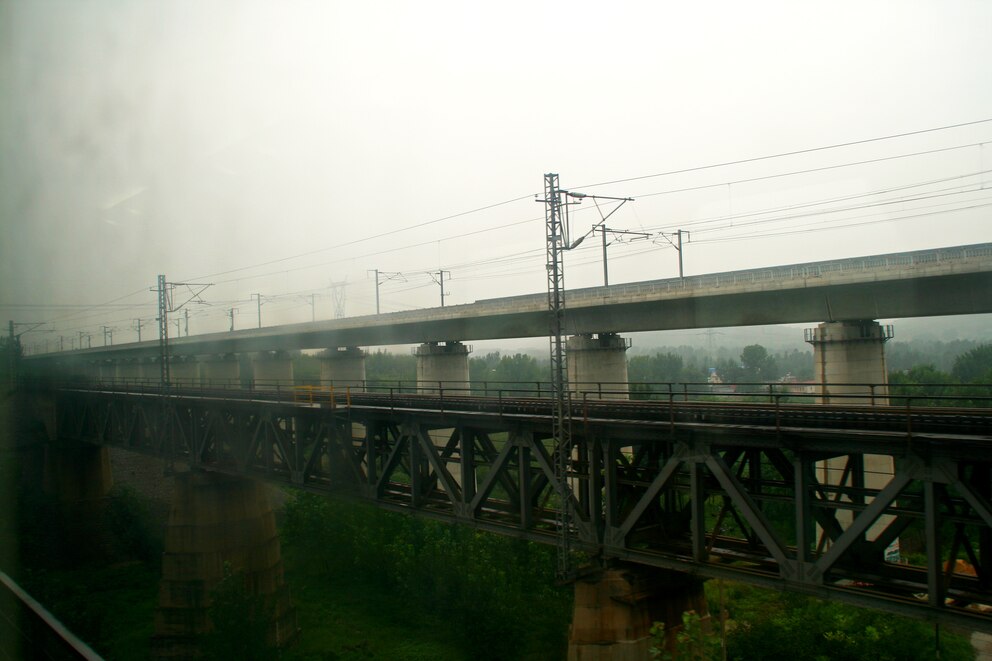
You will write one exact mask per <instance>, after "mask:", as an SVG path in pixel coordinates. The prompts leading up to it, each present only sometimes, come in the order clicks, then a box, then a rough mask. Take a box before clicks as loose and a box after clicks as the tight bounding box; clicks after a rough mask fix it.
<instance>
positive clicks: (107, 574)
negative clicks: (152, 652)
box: [20, 562, 159, 661]
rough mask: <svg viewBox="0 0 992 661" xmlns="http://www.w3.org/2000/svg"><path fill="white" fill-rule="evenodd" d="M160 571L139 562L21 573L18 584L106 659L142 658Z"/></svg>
mask: <svg viewBox="0 0 992 661" xmlns="http://www.w3.org/2000/svg"><path fill="white" fill-rule="evenodd" d="M158 579H159V576H158V570H157V568H152V567H149V566H148V565H146V564H144V563H141V562H130V563H118V564H113V565H104V566H96V565H89V566H86V567H83V568H74V569H71V570H62V569H59V570H41V569H37V570H25V572H24V574H23V575H22V576H21V580H20V583H21V586H22V587H23V588H24V589H26V590H27V591H28V593H30V594H31V595H32V596H33V597H34V598H35V599H37V600H38V601H39V602H41V603H42V604H43V605H44V606H45V608H47V609H48V610H49V611H50V612H51V613H52V614H53V615H54V616H55V617H56V618H58V619H59V620H60V621H61V622H62V623H63V624H65V625H66V626H67V627H68V628H69V630H70V631H72V632H73V633H74V634H76V635H77V636H79V638H81V639H82V640H83V641H85V642H86V643H87V644H88V645H90V646H91V647H93V649H94V650H95V651H97V652H98V653H99V654H101V655H102V656H103V658H105V659H107V660H108V661H112V660H114V659H121V660H128V659H146V658H148V653H149V640H150V638H151V635H152V626H153V616H154V612H155V604H156V603H157V597H158Z"/></svg>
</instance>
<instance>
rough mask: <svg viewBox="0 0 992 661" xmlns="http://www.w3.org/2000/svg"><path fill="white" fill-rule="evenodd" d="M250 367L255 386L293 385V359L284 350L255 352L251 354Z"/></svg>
mask: <svg viewBox="0 0 992 661" xmlns="http://www.w3.org/2000/svg"><path fill="white" fill-rule="evenodd" d="M251 369H252V379H253V380H254V382H255V387H256V388H275V387H276V386H280V387H292V385H293V359H292V358H291V357H290V355H289V354H288V353H286V352H285V351H260V352H258V353H256V354H255V355H254V356H252V360H251Z"/></svg>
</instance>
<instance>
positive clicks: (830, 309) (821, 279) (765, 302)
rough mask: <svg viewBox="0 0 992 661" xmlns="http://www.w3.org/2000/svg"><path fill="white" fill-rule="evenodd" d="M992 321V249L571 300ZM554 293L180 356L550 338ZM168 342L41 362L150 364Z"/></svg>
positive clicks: (594, 304) (330, 325)
mask: <svg viewBox="0 0 992 661" xmlns="http://www.w3.org/2000/svg"><path fill="white" fill-rule="evenodd" d="M979 313H992V243H982V244H974V245H967V246H956V247H951V248H937V249H931V250H920V251H914V252H904V253H893V254H885V255H872V256H867V257H857V258H850V259H840V260H833V261H825V262H810V263H805V264H792V265H788V266H778V267H773V268H764V269H751V270H745V271H731V272H727V273H713V274H707V275H699V276H690V277H686V278H684V279H680V278H669V279H665V280H648V281H643V282H634V283H628V284H620V285H611V286H608V287H592V288H585V289H575V290H570V291H568V292H567V294H566V317H565V330H566V332H567V333H568V334H572V335H584V334H594V333H620V332H635V331H651V330H673V329H686V328H717V327H725V326H750V325H764V324H783V323H802V322H809V323H818V322H833V321H848V320H872V319H890V318H903V317H925V316H941V315H959V314H979ZM548 325H549V321H548V311H547V294H545V293H540V294H530V295H525V296H511V297H506V298H497V299H488V300H481V301H477V302H475V303H471V304H467V305H453V306H447V307H442V308H431V309H426V310H413V311H406V312H394V313H388V314H381V315H370V316H361V317H349V318H344V319H335V320H328V321H317V322H311V323H300V324H288V325H282V326H273V327H268V328H260V329H246V330H239V331H233V332H224V333H210V334H204V335H196V336H190V337H181V338H171V339H170V340H169V343H170V347H171V350H172V351H173V352H174V354H176V355H206V354H230V353H241V352H254V351H273V350H290V349H317V348H321V349H322V348H328V347H349V346H378V345H392V344H414V343H422V342H446V341H451V340H457V341H474V340H492V339H505V338H525V337H538V336H546V335H547V334H548ZM158 352H159V346H158V341H157V340H155V341H151V342H137V343H130V344H121V345H114V346H108V347H93V348H90V349H83V350H76V351H66V352H57V353H46V354H38V355H34V356H29V358H30V359H31V360H34V361H46V360H51V359H58V358H60V357H63V356H76V357H79V358H83V359H91V358H92V359H102V358H151V357H155V356H157V355H158Z"/></svg>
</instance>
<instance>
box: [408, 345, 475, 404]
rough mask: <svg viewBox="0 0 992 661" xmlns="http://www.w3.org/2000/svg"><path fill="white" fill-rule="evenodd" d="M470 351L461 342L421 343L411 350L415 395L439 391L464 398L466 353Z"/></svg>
mask: <svg viewBox="0 0 992 661" xmlns="http://www.w3.org/2000/svg"><path fill="white" fill-rule="evenodd" d="M471 351H472V348H471V347H470V346H468V345H465V344H462V343H461V342H456V341H448V342H425V343H424V344H421V345H420V346H419V347H417V349H416V350H415V351H414V355H416V356H417V388H418V390H419V392H427V393H436V392H437V388H438V385H439V384H440V387H441V388H445V389H448V388H450V389H452V390H456V391H459V394H462V395H467V394H468V389H469V387H470V386H471V384H470V382H469V372H468V354H469V353H471Z"/></svg>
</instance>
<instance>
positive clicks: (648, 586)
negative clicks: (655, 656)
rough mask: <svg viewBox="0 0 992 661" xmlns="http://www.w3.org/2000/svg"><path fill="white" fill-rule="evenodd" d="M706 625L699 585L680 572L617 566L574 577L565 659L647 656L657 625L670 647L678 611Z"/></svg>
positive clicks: (624, 660)
mask: <svg viewBox="0 0 992 661" xmlns="http://www.w3.org/2000/svg"><path fill="white" fill-rule="evenodd" d="M685 611H695V612H696V613H697V614H699V616H700V617H702V618H703V621H704V623H708V622H709V611H708V610H707V607H706V597H705V595H704V593H703V582H702V581H701V580H699V579H697V578H694V577H692V576H690V575H689V574H684V573H681V572H674V571H667V570H662V569H655V568H652V567H646V566H639V565H626V564H618V565H616V566H613V567H610V568H607V569H602V570H600V571H598V572H596V573H594V574H591V575H588V576H585V577H583V578H580V579H578V580H577V581H576V583H575V605H574V608H573V611H572V626H571V627H570V629H569V633H568V661H641V660H642V659H647V658H650V654H649V649H650V648H651V647H652V642H653V641H652V640H651V627H652V625H653V624H654V623H655V622H663V623H664V624H665V632H666V636H665V638H666V647H667V648H668V649H669V650H672V649H673V646H674V642H675V636H676V635H677V633H678V632H679V631H681V629H682V613H684V612H685Z"/></svg>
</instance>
